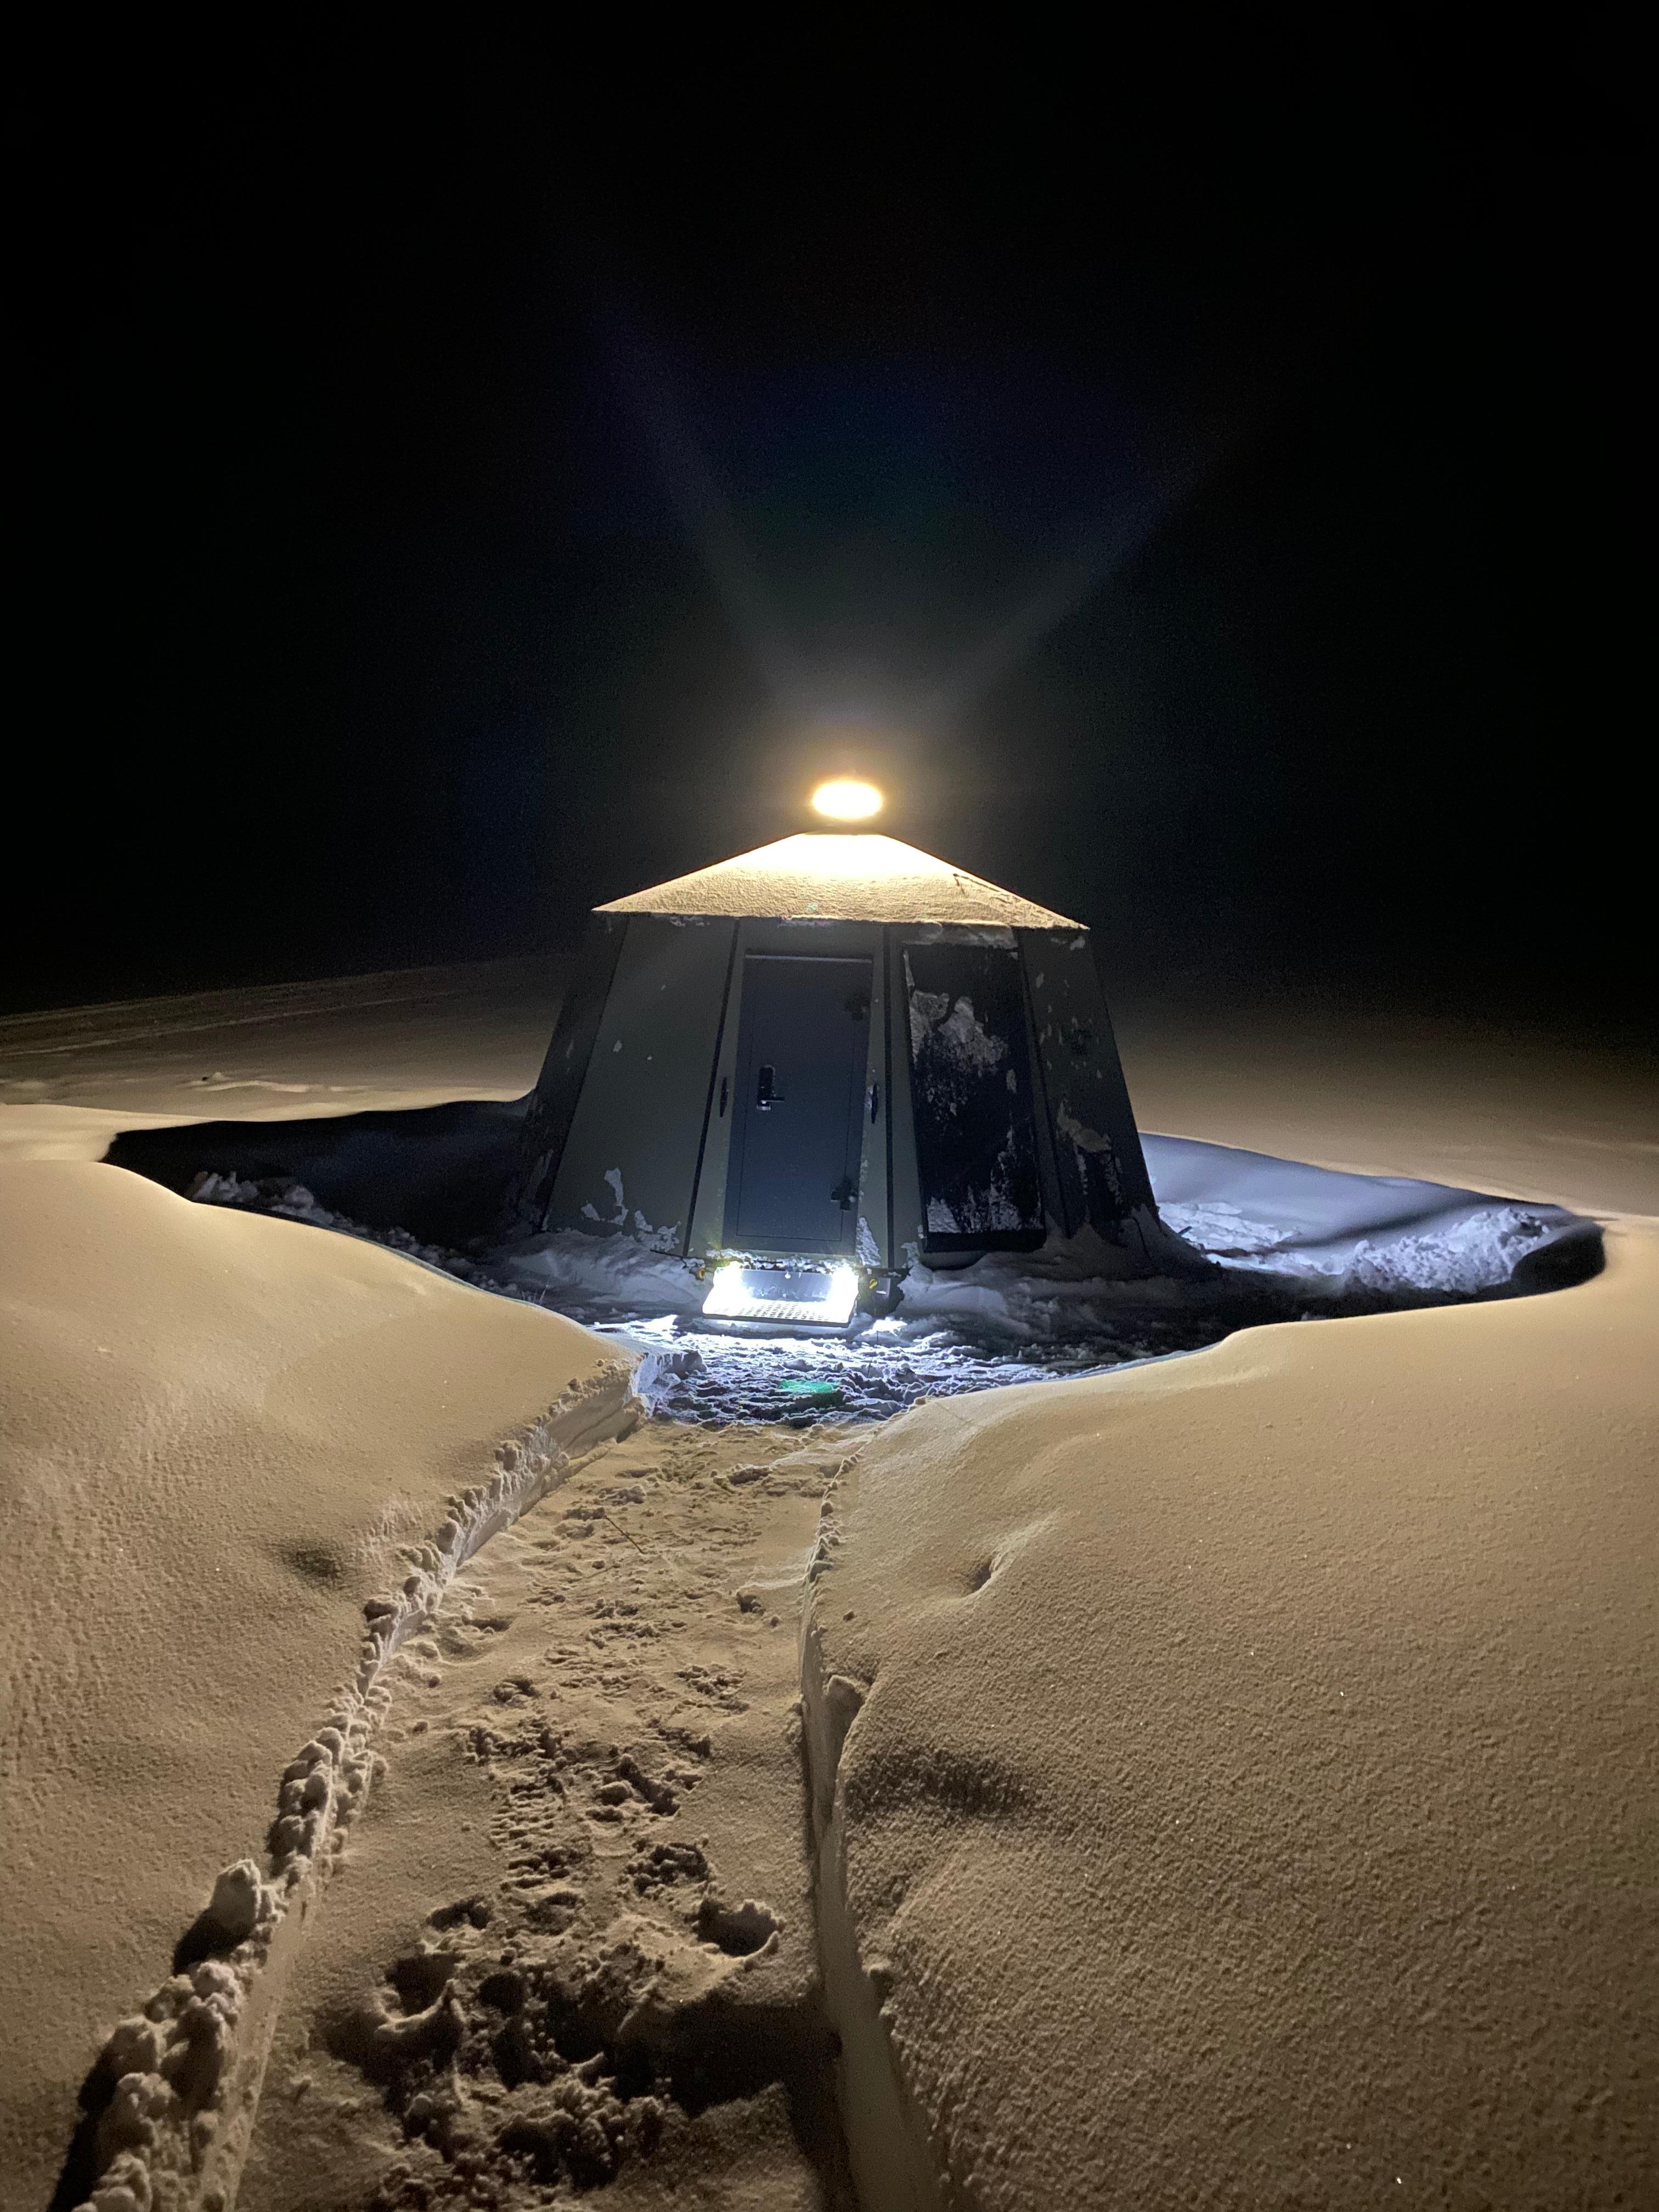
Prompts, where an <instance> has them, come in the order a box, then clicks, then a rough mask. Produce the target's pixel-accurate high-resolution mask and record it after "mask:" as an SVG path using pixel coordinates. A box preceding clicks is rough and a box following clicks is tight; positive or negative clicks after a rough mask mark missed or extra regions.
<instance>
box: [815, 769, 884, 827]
mask: <svg viewBox="0 0 1659 2212" xmlns="http://www.w3.org/2000/svg"><path fill="white" fill-rule="evenodd" d="M812 805H814V807H815V808H816V809H817V811H818V812H819V813H820V814H823V815H827V816H828V817H829V820H830V821H832V822H867V821H868V820H869V819H870V817H871V816H872V814H879V813H880V811H881V807H882V799H881V793H879V792H878V790H877V789H876V787H875V785H874V784H873V783H860V781H859V780H858V778H857V777H856V776H850V775H838V776H836V777H834V778H833V779H832V780H831V781H829V782H828V783H821V784H820V785H819V786H818V787H817V790H816V791H815V792H814V793H812Z"/></svg>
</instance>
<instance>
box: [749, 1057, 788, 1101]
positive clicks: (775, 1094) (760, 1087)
mask: <svg viewBox="0 0 1659 2212" xmlns="http://www.w3.org/2000/svg"><path fill="white" fill-rule="evenodd" d="M777 1073H778V1072H777V1070H776V1068H775V1067H774V1066H773V1065H772V1063H771V1061H770V1060H768V1061H767V1062H766V1063H765V1064H764V1066H763V1067H762V1069H761V1071H760V1074H759V1077H758V1078H757V1081H756V1084H755V1104H756V1106H757V1109H759V1111H760V1112H761V1113H763V1114H769V1113H770V1112H771V1110H772V1109H773V1108H774V1107H775V1106H781V1105H782V1103H783V1093H782V1091H779V1090H778V1089H776V1088H775V1085H776V1082H777Z"/></svg>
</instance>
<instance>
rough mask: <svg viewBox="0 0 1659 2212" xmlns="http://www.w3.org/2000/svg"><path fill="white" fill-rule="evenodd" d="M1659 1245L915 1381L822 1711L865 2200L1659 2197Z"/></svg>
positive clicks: (821, 1609)
mask: <svg viewBox="0 0 1659 2212" xmlns="http://www.w3.org/2000/svg"><path fill="white" fill-rule="evenodd" d="M1656 1310H1659V1231H1656V1229H1655V1226H1654V1225H1652V1224H1626V1225H1621V1226H1620V1228H1618V1229H1617V1230H1616V1231H1614V1233H1613V1240H1612V1251H1611V1256H1610V1261H1609V1265H1608V1267H1607V1272H1606V1273H1604V1274H1602V1275H1601V1276H1599V1277H1597V1278H1596V1279H1595V1280H1594V1281H1591V1282H1589V1283H1587V1284H1585V1285H1583V1286H1581V1287H1579V1288H1577V1289H1576V1290H1573V1291H1568V1292H1566V1293H1565V1294H1563V1295H1561V1296H1559V1297H1547V1298H1524V1299H1522V1298H1516V1299H1509V1300H1504V1301H1498V1302H1493V1303H1487V1304H1474V1305H1467V1306H1463V1307H1461V1308H1457V1309H1452V1310H1433V1311H1424V1310H1419V1311H1414V1312H1395V1313H1388V1314H1383V1315H1378V1316H1374V1317H1369V1318H1358V1319H1346V1320H1344V1321H1342V1322H1340V1325H1335V1326H1332V1325H1322V1324H1320V1323H1318V1322H1312V1323H1302V1324H1299V1325H1297V1326H1286V1327H1275V1328H1262V1329H1256V1330H1252V1331H1249V1332H1246V1333H1243V1334H1237V1335H1234V1336H1232V1337H1231V1338H1229V1339H1228V1340H1227V1341H1226V1342H1225V1344H1222V1345H1219V1346H1216V1347H1215V1348H1213V1349H1212V1350H1210V1351H1208V1352H1202V1353H1200V1354H1198V1355H1196V1356H1194V1357H1193V1358H1187V1359H1181V1360H1175V1361H1166V1362H1163V1363H1160V1364H1155V1365H1147V1366H1142V1367H1139V1368H1134V1369H1129V1370H1123V1371H1121V1372H1120V1373H1118V1374H1116V1375H1114V1376H1106V1377H1102V1378H1098V1379H1094V1380H1090V1381H1085V1382H1074V1383H1056V1384H1054V1385H1051V1386H1050V1387H1049V1388H1048V1389H1044V1390H1042V1391H1031V1390H1005V1391H997V1392H992V1393H987V1394H985V1395H981V1396H978V1397H975V1398H966V1399H964V1398H957V1399H953V1400H951V1401H948V1402H944V1403H939V1404H934V1405H931V1406H927V1407H919V1408H917V1409H916V1410H915V1411H914V1412H911V1413H908V1414H906V1415H904V1416H902V1418H901V1419H898V1420H896V1421H895V1422H893V1423H891V1424H890V1425H889V1426H888V1427H887V1428H886V1429H885V1430H884V1431H882V1432H881V1433H880V1434H879V1435H878V1436H877V1437H874V1438H873V1439H872V1442H871V1443H870V1444H869V1445H868V1446H867V1447H866V1450H865V1452H864V1454H863V1455H862V1456H861V1458H860V1461H859V1462H858V1463H857V1465H856V1467H855V1468H854V1470H853V1471H852V1472H851V1473H850V1474H849V1476H848V1480H847V1482H846V1484H845V1485H844V1486H843V1494H842V1498H841V1499H840V1500H839V1501H838V1502H837V1504H836V1510H835V1514H834V1516H833V1520H832V1522H829V1524H828V1525H826V1528H825V1532H824V1538H823V1545H822V1547H821V1553H820V1557H819V1559H818V1560H817V1563H816V1565H817V1573H816V1579H815V1583H814V1589H813V1595H812V1599H811V1609H810V1613H809V1616H808V1620H807V1622H806V1625H805V1632H804V1642H803V1689H804V1696H805V1735H806V1745H807V1753H808V1759H809V1765H810V1770H811V1802H812V1814H813V1822H814V1832H815V1835H816V1838H817V1846H818V1853H819V1911H820V1930H821V1937H822V1942H823V1952H824V1964H825V1975H826V1987H827V1990H828V1994H829V2002H830V2005H831V2008H832V2011H833V2014H834V2016H835V2019H836V2026H837V2027H838V2030H839V2032H840V2033H841V2035H842V2040H843V2044H844V2046H845V2053H846V2056H845V2062H844V2066H845V2072H844V2079H843V2085H842V2086H843V2112H844V2114H845V2118H846V2121H847V2125H848V2134H849V2136H850V2137H851V2140H852V2142H853V2145H854V2155H855V2160H856V2162H857V2165H858V2168H859V2175H860V2186H861V2190H862V2192H863V2197H862V2201H863V2203H864V2205H865V2207H866V2212H888V2208H905V2212H911V2208H915V2207H933V2206H942V2205H947V2204H948V2205H950V2206H952V2207H956V2208H961V2212H969V2209H970V2208H972V2209H973V2212H1029V2208H1030V2207H1031V2206H1034V2205H1042V2206H1044V2207H1049V2208H1054V2212H1066V2208H1078V2212H1083V2208H1085V2207H1086V2208H1089V2212H1099V2208H1103V2207H1109V2206H1116V2205H1123V2206H1129V2205H1133V2206H1135V2207H1136V2208H1138V2212H1139V2208H1146V2212H1158V2208H1162V2207H1169V2208H1171V2212H1174V2208H1177V2207H1179V2208H1182V2212H1187V2208H1192V2207H1203V2206H1216V2207H1221V2206H1231V2205H1237V2204H1267V2203H1274V2204H1277V2203H1317V2204H1320V2205H1323V2206H1332V2207H1342V2206H1349V2205H1352V2206H1354V2207H1356V2208H1357V2207H1359V2206H1362V2205H1363V2206H1370V2205H1374V2204H1376V2203H1379V2202H1384V2201H1387V2202H1398V2203H1406V2202H1413V2201H1416V2202H1425V2203H1426V2202H1433V2203H1442V2202H1444V2203H1453V2202H1455V2203H1491V2204H1504V2205H1515V2206H1521V2205H1540V2206H1541V2205H1546V2204H1559V2203H1646V2202H1650V2201H1652V2200H1653V2198H1654V2197H1655V2196H1656V2193H1659V2107H1656V2106H1655V2105H1654V2103H1653V2100H1652V2099H1651V2097H1650V2095H1649V2094H1648V2093H1647V2092H1646V2087H1645V2083H1646V2081H1648V2080H1649V2079H1650V2076H1651V2074H1652V2070H1653V2066H1654V2063H1655V2060H1656V2057H1659V2027H1656V2021H1655V2017H1654V2012H1653V2005H1652V1996H1653V1991H1654V1990H1655V1989H1656V1987H1659V1934H1656V1927H1655V1923H1654V1919H1653V1916H1652V1913H1651V1911H1650V1864H1649V1861H1650V1845H1649V1841H1648V1838H1650V1835H1651V1832H1652V1829H1653V1824H1654V1819H1655V1815H1656V1813H1659V1804H1656V1802H1655V1778H1654V1767H1653V1762H1652V1759H1651V1758H1650V1741H1651V1726H1650V1714H1649V1711H1648V1701H1649V1699H1650V1686H1651V1684H1652V1682H1653V1680H1654V1679H1655V1674H1656V1668H1659V1512H1656V1496H1655V1490H1654V1485H1653V1480H1652V1469H1653V1468H1654V1466H1655V1465H1656V1464H1659V1433H1656V1421H1655V1416H1654V1408H1653V1397H1652V1390H1651V1386H1650V1348H1651V1343H1652V1331H1653V1324H1654V1316H1655V1312H1656Z"/></svg>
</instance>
